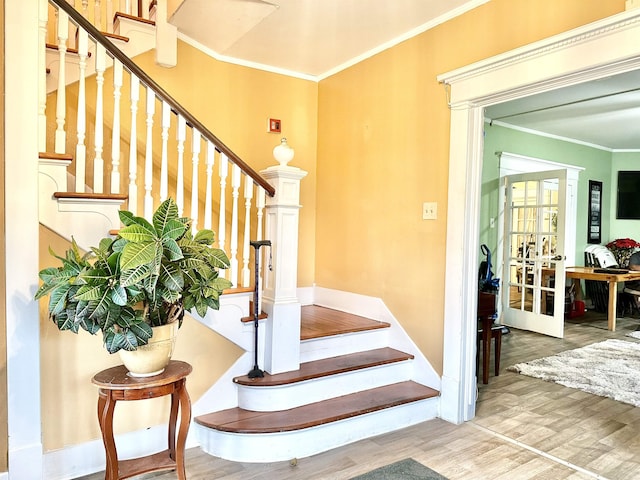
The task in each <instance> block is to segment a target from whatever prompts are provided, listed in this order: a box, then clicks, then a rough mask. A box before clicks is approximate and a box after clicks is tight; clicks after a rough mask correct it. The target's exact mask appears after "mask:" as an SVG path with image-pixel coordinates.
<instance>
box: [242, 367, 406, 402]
mask: <svg viewBox="0 0 640 480" xmlns="http://www.w3.org/2000/svg"><path fill="white" fill-rule="evenodd" d="M412 375H413V365H412V364H411V361H410V360H409V361H404V362H396V363H391V364H388V365H379V366H376V367H372V368H366V369H361V370H356V371H353V372H346V373H342V374H338V375H330V376H326V377H321V378H316V379H312V380H307V381H304V382H298V383H293V384H287V385H279V386H275V387H252V386H246V385H238V406H239V407H240V408H244V409H245V410H253V411H258V412H272V411H278V410H288V409H290V408H295V407H299V406H301V405H306V404H309V403H315V402H321V401H323V400H327V399H329V398H334V397H340V396H343V395H348V394H350V393H357V392H360V391H362V390H369V389H371V388H377V387H382V386H385V385H390V384H393V383H399V382H403V381H406V380H410V379H411V377H412Z"/></svg>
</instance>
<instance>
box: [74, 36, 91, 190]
mask: <svg viewBox="0 0 640 480" xmlns="http://www.w3.org/2000/svg"><path fill="white" fill-rule="evenodd" d="M88 56H89V34H88V33H87V32H86V31H85V30H83V29H80V30H79V31H78V57H79V62H78V70H79V75H80V77H79V78H78V116H77V123H76V130H77V134H78V143H77V145H76V157H75V163H76V190H75V191H76V192H78V193H80V192H84V191H85V185H86V178H85V177H86V169H87V147H86V145H85V144H84V140H85V137H86V135H87V106H86V102H87V98H86V90H85V72H86V70H87V57H88Z"/></svg>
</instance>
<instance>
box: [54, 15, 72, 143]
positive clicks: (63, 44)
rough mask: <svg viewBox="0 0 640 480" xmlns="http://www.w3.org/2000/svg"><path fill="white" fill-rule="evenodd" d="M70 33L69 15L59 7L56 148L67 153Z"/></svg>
mask: <svg viewBox="0 0 640 480" xmlns="http://www.w3.org/2000/svg"><path fill="white" fill-rule="evenodd" d="M68 35H69V16H68V15H67V13H66V12H65V11H64V10H60V9H58V54H59V57H60V59H59V61H58V64H59V67H58V90H57V92H56V95H57V100H56V140H55V147H54V150H55V152H56V153H65V151H66V143H67V134H66V132H65V130H64V123H65V118H66V112H67V105H66V104H67V97H66V90H67V85H66V83H67V82H66V75H65V73H66V64H67V62H66V59H65V57H66V53H67V40H68Z"/></svg>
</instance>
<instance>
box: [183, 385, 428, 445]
mask: <svg viewBox="0 0 640 480" xmlns="http://www.w3.org/2000/svg"><path fill="white" fill-rule="evenodd" d="M438 394H439V393H438V391H437V390H434V389H433V388H429V387H426V386H424V385H420V384H419V383H415V382H411V381H409V382H401V383H396V384H393V385H387V386H385V387H379V388H374V389H372V390H365V391H363V392H358V393H352V394H350V395H344V396H342V397H336V398H332V399H329V400H324V401H322V402H317V403H311V404H309V405H303V406H302V407H297V408H292V409H290V410H282V411H277V412H252V411H249V410H243V409H241V408H231V409H229V410H222V411H220V412H214V413H209V414H206V415H202V416H199V417H197V418H196V419H195V421H196V422H197V423H199V424H200V425H203V426H206V427H209V428H214V429H216V430H222V431H224V432H235V433H274V432H286V431H291V430H300V429H303V428H309V427H314V426H317V425H322V424H325V423H329V422H337V421H338V420H343V419H345V418H349V417H353V416H355V415H362V414H365V413H370V412H375V411H377V410H382V409H384V408H391V407H395V406H397V405H402V404H405V403H410V402H415V401H418V400H424V399H426V398H432V397H437V396H438Z"/></svg>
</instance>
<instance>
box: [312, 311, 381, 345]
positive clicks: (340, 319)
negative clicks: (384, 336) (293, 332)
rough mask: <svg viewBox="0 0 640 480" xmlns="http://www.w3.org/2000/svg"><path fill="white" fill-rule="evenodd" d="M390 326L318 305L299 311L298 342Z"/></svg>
mask: <svg viewBox="0 0 640 480" xmlns="http://www.w3.org/2000/svg"><path fill="white" fill-rule="evenodd" d="M390 326H391V325H390V324H389V323H387V322H380V321H378V320H372V319H370V318H366V317H361V316H360V315H354V314H352V313H347V312H343V311H340V310H333V309H331V308H327V307H321V306H319V305H307V306H304V307H302V309H301V328H300V340H311V339H314V338H322V337H329V336H334V335H342V334H345V333H354V332H362V331H367V330H375V329H378V328H389V327H390Z"/></svg>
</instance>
